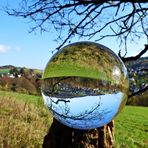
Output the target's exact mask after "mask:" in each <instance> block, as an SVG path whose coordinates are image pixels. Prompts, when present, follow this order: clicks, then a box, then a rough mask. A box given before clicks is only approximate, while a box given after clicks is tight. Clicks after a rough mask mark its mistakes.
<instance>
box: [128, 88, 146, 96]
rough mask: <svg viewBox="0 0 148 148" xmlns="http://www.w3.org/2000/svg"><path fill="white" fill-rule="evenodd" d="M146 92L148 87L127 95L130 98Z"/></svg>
mask: <svg viewBox="0 0 148 148" xmlns="http://www.w3.org/2000/svg"><path fill="white" fill-rule="evenodd" d="M147 90H148V86H146V87H145V88H143V89H140V90H138V91H136V92H134V93H132V94H130V95H128V98H131V97H133V96H136V95H139V94H141V93H144V92H146V91H147Z"/></svg>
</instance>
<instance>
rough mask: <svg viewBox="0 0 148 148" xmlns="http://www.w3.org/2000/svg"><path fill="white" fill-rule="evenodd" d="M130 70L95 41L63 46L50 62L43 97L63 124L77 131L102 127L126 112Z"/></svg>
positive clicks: (44, 74) (46, 71) (45, 75)
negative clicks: (128, 71) (124, 110)
mask: <svg viewBox="0 0 148 148" xmlns="http://www.w3.org/2000/svg"><path fill="white" fill-rule="evenodd" d="M128 87H129V85H128V76H127V70H126V67H125V65H124V64H123V62H122V61H121V60H120V58H119V57H118V56H117V55H116V54H115V53H114V52H113V51H112V50H110V49H109V48H107V47H105V46H103V45H101V44H98V43H93V42H77V43H73V44H70V45H68V46H65V47H63V48H62V49H61V50H59V51H58V52H57V53H56V54H55V55H53V56H52V58H51V59H50V60H49V62H48V63H47V66H46V68H45V70H44V73H43V84H42V96H43V99H44V102H45V104H46V105H47V107H48V108H49V110H50V111H51V113H52V115H53V116H54V118H55V119H57V120H58V121H59V122H61V123H63V124H65V125H67V126H69V127H72V128H76V129H93V128H97V127H101V126H103V125H105V124H107V123H109V122H110V121H111V120H113V119H114V117H115V116H116V115H117V114H118V113H119V112H120V111H121V110H122V108H123V106H124V105H125V103H126V100H127V93H128Z"/></svg>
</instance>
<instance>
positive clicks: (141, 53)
mask: <svg viewBox="0 0 148 148" xmlns="http://www.w3.org/2000/svg"><path fill="white" fill-rule="evenodd" d="M147 51H148V45H145V48H144V49H143V50H142V51H141V52H140V53H139V54H138V55H136V56H131V57H127V58H124V57H122V56H121V51H119V53H118V55H119V57H120V58H121V59H122V60H123V62H127V61H134V60H137V59H139V58H140V57H141V56H142V55H143V54H145V53H146V52H147Z"/></svg>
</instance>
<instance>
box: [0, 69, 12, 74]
mask: <svg viewBox="0 0 148 148" xmlns="http://www.w3.org/2000/svg"><path fill="white" fill-rule="evenodd" d="M9 71H10V69H9V68H5V69H0V74H7V73H9Z"/></svg>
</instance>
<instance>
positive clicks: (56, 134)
mask: <svg viewBox="0 0 148 148" xmlns="http://www.w3.org/2000/svg"><path fill="white" fill-rule="evenodd" d="M113 144H114V121H111V122H110V123H108V124H107V125H105V126H103V127H100V128H97V129H91V130H78V129H73V128H70V127H67V126H65V125H63V124H61V123H60V122H58V121H57V120H56V119H54V120H53V123H52V125H51V127H50V128H49V132H48V134H47V135H46V136H45V137H44V142H43V148H112V146H113Z"/></svg>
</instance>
